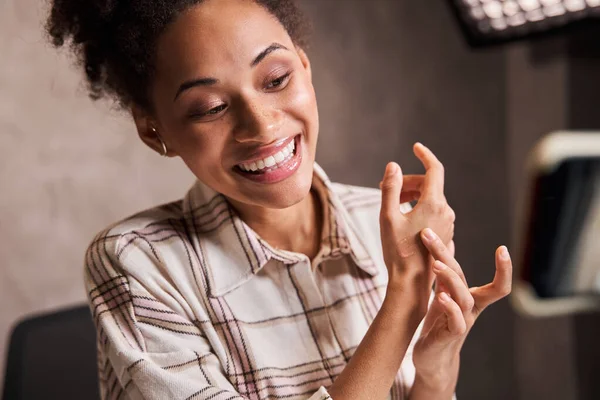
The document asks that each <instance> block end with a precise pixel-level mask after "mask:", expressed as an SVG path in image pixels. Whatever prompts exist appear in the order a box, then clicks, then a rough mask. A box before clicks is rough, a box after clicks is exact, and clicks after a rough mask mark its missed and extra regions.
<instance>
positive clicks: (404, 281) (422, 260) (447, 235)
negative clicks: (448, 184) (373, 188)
mask: <svg viewBox="0 0 600 400" xmlns="http://www.w3.org/2000/svg"><path fill="white" fill-rule="evenodd" d="M413 150H414V153H415V155H416V156H417V158H418V159H419V160H420V161H421V163H423V166H424V167H425V177H424V178H423V179H422V182H419V183H418V185H417V187H411V188H407V189H408V191H409V192H411V193H414V192H415V191H417V192H419V193H420V194H419V196H418V197H419V199H418V202H417V204H416V205H415V207H414V208H413V209H412V210H411V211H410V212H408V213H406V214H404V213H402V211H401V210H400V202H401V200H400V199H401V194H402V193H403V187H402V186H403V176H402V171H401V169H400V166H399V165H398V164H396V163H393V162H392V163H389V164H388V165H387V167H386V170H385V175H384V178H383V181H382V182H381V185H380V187H381V196H382V202H381V212H380V229H381V241H382V247H383V257H384V261H385V264H386V266H387V269H388V275H389V281H388V291H390V289H391V290H396V289H397V290H400V291H403V292H407V291H411V290H413V289H415V288H416V289H417V292H416V293H415V295H417V296H418V300H420V301H421V303H422V301H425V303H424V306H425V309H426V305H427V301H428V300H429V296H430V294H431V288H432V285H433V280H434V278H435V277H434V274H433V271H432V270H431V268H429V263H430V258H429V252H428V251H427V249H426V248H425V247H424V245H423V243H422V242H421V239H420V237H419V233H420V232H421V230H423V229H425V228H431V229H433V231H434V232H435V233H436V234H437V235H438V236H439V237H440V238H441V239H442V241H443V242H444V243H450V241H451V240H452V237H453V236H454V220H455V214H454V211H453V210H452V208H450V206H449V205H448V202H447V201H446V197H445V196H444V166H443V165H442V163H441V162H440V161H439V160H438V159H437V158H436V156H435V155H434V154H433V153H432V152H431V150H429V149H428V148H427V147H425V146H423V145H422V144H420V143H417V144H415V146H414V149H413ZM411 183H412V186H415V184H414V177H413V179H412V182H411Z"/></svg>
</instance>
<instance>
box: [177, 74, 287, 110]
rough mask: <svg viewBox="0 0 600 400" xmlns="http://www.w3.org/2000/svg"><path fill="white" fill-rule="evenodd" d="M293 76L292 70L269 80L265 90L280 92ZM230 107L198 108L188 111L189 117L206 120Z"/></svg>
mask: <svg viewBox="0 0 600 400" xmlns="http://www.w3.org/2000/svg"><path fill="white" fill-rule="evenodd" d="M291 76H292V71H288V72H286V73H284V74H282V75H279V76H278V77H277V78H275V79H271V80H269V81H267V83H266V84H265V85H264V90H266V91H267V92H278V91H281V90H283V89H285V87H286V86H287V84H288V83H289V81H290V79H291ZM227 107H228V104H227V103H223V104H219V105H217V106H215V107H212V108H211V109H209V110H206V111H204V110H203V111H198V110H197V109H196V110H194V111H191V112H190V113H188V118H190V119H193V120H200V121H201V120H204V119H209V120H212V119H216V118H218V116H219V115H221V114H222V113H223V112H224V111H225V110H226V109H227Z"/></svg>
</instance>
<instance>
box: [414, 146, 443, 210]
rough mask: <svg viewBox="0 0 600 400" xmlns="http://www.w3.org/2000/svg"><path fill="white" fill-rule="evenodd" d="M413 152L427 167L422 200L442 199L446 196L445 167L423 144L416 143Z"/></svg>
mask: <svg viewBox="0 0 600 400" xmlns="http://www.w3.org/2000/svg"><path fill="white" fill-rule="evenodd" d="M413 151H414V153H415V156H417V158H418V159H419V160H420V161H421V163H422V164H423V166H424V167H425V181H424V182H423V189H422V191H421V192H422V199H426V200H432V199H437V198H440V197H442V196H443V195H444V166H443V165H442V163H441V162H440V160H438V159H437V157H436V156H435V155H434V154H433V152H432V151H431V150H429V149H428V148H427V147H425V146H423V145H422V144H421V143H416V144H415V145H414V147H413Z"/></svg>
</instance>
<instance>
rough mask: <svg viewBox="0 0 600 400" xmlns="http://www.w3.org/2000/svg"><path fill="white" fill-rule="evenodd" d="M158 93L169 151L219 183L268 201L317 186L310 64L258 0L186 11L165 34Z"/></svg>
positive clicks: (159, 122) (209, 2)
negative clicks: (256, 1) (315, 182)
mask: <svg viewBox="0 0 600 400" xmlns="http://www.w3.org/2000/svg"><path fill="white" fill-rule="evenodd" d="M151 97H152V98H151V100H152V102H153V105H154V110H155V112H154V115H153V116H152V119H151V122H149V123H150V124H154V127H155V128H156V130H157V131H158V132H159V134H160V135H161V136H162V138H163V139H164V141H165V143H166V144H167V147H168V148H169V152H170V154H177V155H179V156H180V157H181V158H182V159H183V161H184V162H185V163H186V164H187V166H188V167H189V168H190V169H191V170H192V172H193V173H194V174H195V175H196V176H197V177H198V179H199V180H201V181H202V182H204V183H205V184H207V185H208V186H210V187H211V188H213V189H214V190H216V191H217V192H220V193H222V194H224V195H225V196H227V197H228V198H230V199H231V200H233V201H235V202H237V203H243V204H248V205H254V206H261V207H267V208H286V207H289V206H291V205H293V204H296V203H298V202H299V201H300V200H302V199H303V198H304V197H305V196H306V195H307V193H308V192H309V190H310V186H311V181H312V171H313V162H314V159H315V149H316V144H317V136H318V114H317V104H316V99H315V93H314V88H313V86H312V79H311V70H310V64H309V61H308V59H307V57H306V55H305V53H304V52H303V51H302V50H300V49H299V48H296V47H295V46H294V44H293V42H292V40H291V38H290V37H289V35H288V34H287V32H286V30H285V29H284V28H283V26H282V25H281V24H280V23H279V22H278V21H277V19H276V18H275V17H274V16H272V15H271V14H270V13H269V12H268V11H267V10H266V9H264V8H262V7H261V6H259V5H257V4H256V3H254V2H253V1H251V0H228V1H224V0H206V1H204V2H202V3H201V4H200V5H198V6H194V7H192V8H190V9H188V10H187V11H185V12H184V13H182V14H181V15H180V16H179V17H178V19H177V20H176V21H175V22H174V23H172V24H171V25H170V26H169V27H168V29H167V30H166V31H165V32H164V33H163V34H162V35H161V37H160V38H159V41H158V44H157V61H156V75H155V80H154V82H153V87H152V94H151ZM136 120H137V118H136ZM138 122H139V121H138ZM141 126H142V125H141V124H139V123H138V129H140V127H141ZM142 129H144V128H142ZM148 131H149V127H148V126H146V128H145V129H144V132H143V133H142V132H140V133H141V134H142V137H144V136H146V137H148V136H151V135H152V133H148ZM145 141H146V142H148V139H147V138H146V140H145Z"/></svg>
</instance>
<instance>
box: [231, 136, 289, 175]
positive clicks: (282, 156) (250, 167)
mask: <svg viewBox="0 0 600 400" xmlns="http://www.w3.org/2000/svg"><path fill="white" fill-rule="evenodd" d="M295 148H296V144H295V142H294V141H293V140H292V141H291V142H290V143H289V144H288V145H287V146H285V147H284V148H283V149H282V150H280V151H279V152H277V153H275V154H273V155H272V156H269V157H267V158H264V159H262V160H258V161H255V162H251V163H248V164H238V167H240V169H242V170H243V171H246V172H250V171H252V172H254V171H259V170H261V169H264V168H271V167H273V166H275V165H276V164H281V163H282V162H283V161H286V160H288V159H290V158H291V157H292V156H293V154H294V149H295ZM275 168H277V167H275Z"/></svg>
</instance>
